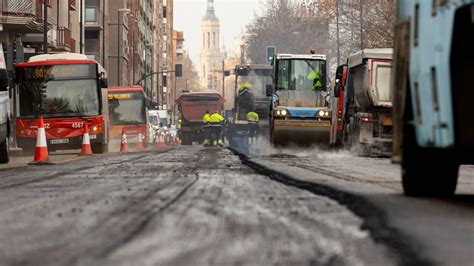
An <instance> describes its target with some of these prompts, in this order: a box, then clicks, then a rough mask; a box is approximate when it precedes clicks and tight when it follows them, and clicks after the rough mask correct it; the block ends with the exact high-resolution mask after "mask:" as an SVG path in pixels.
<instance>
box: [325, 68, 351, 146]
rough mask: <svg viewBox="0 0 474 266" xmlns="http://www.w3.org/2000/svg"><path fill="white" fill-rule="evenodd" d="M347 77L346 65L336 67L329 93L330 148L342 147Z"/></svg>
mask: <svg viewBox="0 0 474 266" xmlns="http://www.w3.org/2000/svg"><path fill="white" fill-rule="evenodd" d="M347 76H348V69H347V64H342V65H339V66H338V67H337V70H336V76H335V79H334V87H333V90H332V91H331V115H332V119H331V135H330V138H329V144H330V146H331V147H336V148H339V147H342V146H343V143H342V137H343V133H344V103H345V102H344V99H345V98H344V95H345V87H346V83H347V82H346V81H347Z"/></svg>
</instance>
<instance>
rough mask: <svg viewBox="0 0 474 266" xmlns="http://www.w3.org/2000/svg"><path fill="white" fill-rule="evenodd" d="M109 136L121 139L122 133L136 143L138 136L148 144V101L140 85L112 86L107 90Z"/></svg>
mask: <svg viewBox="0 0 474 266" xmlns="http://www.w3.org/2000/svg"><path fill="white" fill-rule="evenodd" d="M108 93H109V94H108V100H109V115H110V124H111V130H110V137H111V139H114V140H118V139H121V137H122V133H125V134H126V135H127V138H128V139H127V140H128V141H129V142H132V143H133V142H135V143H137V142H138V141H139V140H138V138H139V136H141V137H142V140H141V141H142V142H143V143H144V145H145V146H147V145H148V138H149V137H148V132H149V130H148V126H149V121H148V106H149V104H150V101H149V100H148V98H147V97H146V95H145V90H144V89H143V87H142V86H140V85H134V86H128V85H126V86H112V87H110V88H109V90H108Z"/></svg>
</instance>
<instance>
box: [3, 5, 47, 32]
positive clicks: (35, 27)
mask: <svg viewBox="0 0 474 266" xmlns="http://www.w3.org/2000/svg"><path fill="white" fill-rule="evenodd" d="M38 1H39V0H38ZM0 2H1V4H0V5H1V6H0V9H1V12H0V21H1V22H2V24H5V25H6V26H7V28H8V27H10V29H11V30H12V31H15V30H18V29H19V28H21V29H22V30H24V27H27V28H29V29H30V30H31V32H41V31H42V26H41V25H40V23H39V22H38V21H37V19H36V18H37V8H36V7H37V0H22V1H18V0H2V1H0ZM40 4H41V3H40Z"/></svg>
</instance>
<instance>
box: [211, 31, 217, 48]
mask: <svg viewBox="0 0 474 266" xmlns="http://www.w3.org/2000/svg"><path fill="white" fill-rule="evenodd" d="M212 38H213V43H214V48H216V33H215V32H213V33H212Z"/></svg>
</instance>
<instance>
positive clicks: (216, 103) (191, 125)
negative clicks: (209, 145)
mask: <svg viewBox="0 0 474 266" xmlns="http://www.w3.org/2000/svg"><path fill="white" fill-rule="evenodd" d="M224 102H225V100H224V98H223V97H222V96H221V95H220V94H219V93H216V92H189V93H183V94H181V96H180V97H179V98H178V99H176V104H177V106H178V111H179V112H180V117H181V118H180V119H181V123H182V124H181V129H179V131H180V132H179V133H178V134H179V135H180V138H181V143H182V144H183V145H192V144H193V142H198V143H202V142H203V141H204V136H205V135H204V133H205V132H204V122H203V121H202V120H203V117H204V114H205V113H206V111H209V113H211V114H212V113H213V112H214V111H216V110H217V111H218V112H222V110H223V104H224Z"/></svg>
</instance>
